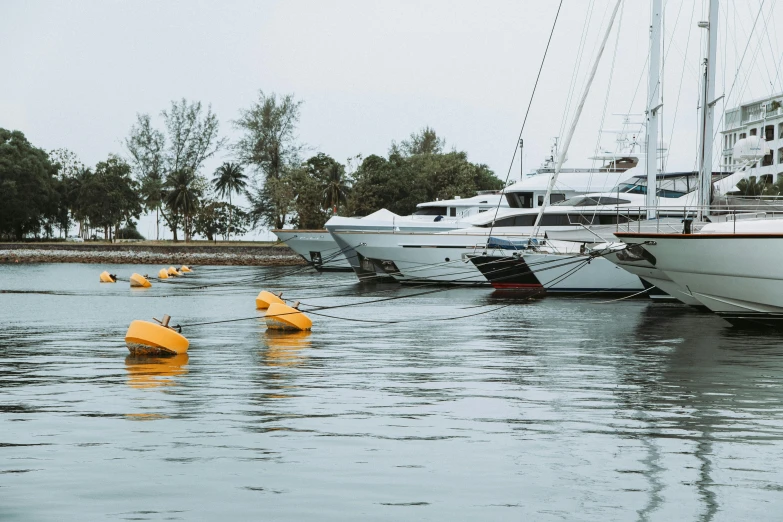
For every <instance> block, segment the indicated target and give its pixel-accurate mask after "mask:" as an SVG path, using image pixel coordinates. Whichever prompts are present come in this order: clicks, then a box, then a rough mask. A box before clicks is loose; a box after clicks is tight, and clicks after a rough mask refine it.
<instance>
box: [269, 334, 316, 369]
mask: <svg viewBox="0 0 783 522" xmlns="http://www.w3.org/2000/svg"><path fill="white" fill-rule="evenodd" d="M310 335H311V334H310V332H309V331H306V332H286V331H280V330H267V331H266V332H265V333H264V335H263V337H264V339H265V340H266V346H267V349H266V351H265V352H263V353H262V354H261V355H262V356H263V358H264V364H266V365H267V366H298V365H300V364H302V363H303V362H304V361H305V360H306V359H307V357H305V356H303V355H302V354H301V351H302V350H303V349H305V348H310V345H311V341H310Z"/></svg>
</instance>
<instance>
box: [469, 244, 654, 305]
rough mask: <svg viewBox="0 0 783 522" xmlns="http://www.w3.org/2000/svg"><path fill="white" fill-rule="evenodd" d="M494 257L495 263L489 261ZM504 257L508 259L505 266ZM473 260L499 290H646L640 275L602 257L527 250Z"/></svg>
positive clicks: (581, 291)
mask: <svg viewBox="0 0 783 522" xmlns="http://www.w3.org/2000/svg"><path fill="white" fill-rule="evenodd" d="M492 260H494V263H492V262H487V261H492ZM502 260H506V263H505V267H503V263H502ZM514 260H516V261H514ZM588 261H589V262H588ZM482 262H483V264H482ZM473 263H474V264H476V265H478V268H479V269H480V270H481V271H482V272H483V273H484V275H485V276H486V277H487V279H488V280H490V282H491V283H492V286H493V287H494V288H496V289H498V290H523V291H530V290H535V289H536V288H540V289H541V291H545V292H546V293H547V294H582V293H594V292H597V293H602V294H617V295H628V294H635V293H638V292H641V291H643V290H644V285H643V283H642V281H641V280H640V279H639V277H637V276H635V275H633V274H630V273H628V272H626V271H625V270H623V269H621V268H620V267H618V266H616V265H614V264H613V263H611V262H610V261H608V260H606V259H603V258H601V257H598V258H593V259H590V258H588V257H587V256H582V255H573V254H552V253H536V252H534V253H528V252H525V253H523V254H518V255H517V256H482V257H478V258H474V259H473ZM496 267H497V268H496Z"/></svg>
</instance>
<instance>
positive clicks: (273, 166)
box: [234, 91, 302, 228]
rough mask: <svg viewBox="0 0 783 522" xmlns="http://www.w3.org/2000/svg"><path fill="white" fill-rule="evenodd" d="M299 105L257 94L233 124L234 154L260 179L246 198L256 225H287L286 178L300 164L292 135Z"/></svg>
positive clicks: (288, 196)
mask: <svg viewBox="0 0 783 522" xmlns="http://www.w3.org/2000/svg"><path fill="white" fill-rule="evenodd" d="M301 104H302V102H301V101H297V100H296V99H294V96H293V95H292V94H288V95H285V96H281V97H278V96H277V95H276V94H274V93H272V94H270V95H266V94H265V93H264V92H263V91H259V94H258V99H257V100H256V101H255V102H254V103H253V104H252V105H251V106H250V108H249V109H243V110H241V111H240V113H239V119H237V120H235V121H234V126H235V127H236V128H237V129H239V130H240V131H241V132H242V137H241V138H240V139H239V141H238V142H237V143H236V145H235V147H234V149H235V152H236V154H237V156H238V157H239V160H240V161H241V162H242V163H244V164H247V165H252V166H253V167H254V168H255V171H256V173H257V174H260V175H261V178H262V179H255V180H254V181H255V188H254V190H253V194H251V195H249V197H250V200H251V203H253V211H252V213H253V215H254V221H255V223H256V224H258V223H265V224H267V225H269V226H273V227H276V228H283V226H284V225H285V223H286V216H287V215H288V211H289V209H290V206H291V200H292V195H291V187H290V186H289V185H288V182H287V180H286V179H285V178H286V176H287V175H288V174H290V172H291V171H292V170H293V169H295V168H296V167H297V166H298V163H299V154H300V152H301V149H302V146H301V145H300V144H299V143H298V141H297V138H296V135H295V132H296V125H297V123H298V122H299V108H300V106H301Z"/></svg>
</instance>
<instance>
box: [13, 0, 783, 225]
mask: <svg viewBox="0 0 783 522" xmlns="http://www.w3.org/2000/svg"><path fill="white" fill-rule="evenodd" d="M613 4H614V0H565V1H564V4H563V9H562V11H561V14H560V19H559V20H558V22H557V27H556V29H555V34H554V39H553V43H552V46H551V48H550V51H549V55H548V57H547V61H546V63H545V65H544V72H543V74H542V78H541V82H540V84H539V90H538V92H537V93H536V95H535V99H534V101H533V108H532V110H531V113H530V117H529V119H528V122H527V124H526V127H525V132H524V139H525V155H524V168H525V170H529V169H531V168H533V167H535V166H536V165H538V164H539V163H540V162H541V160H542V159H543V158H544V156H545V155H546V154H547V152H548V150H549V147H550V144H551V139H552V137H553V136H557V135H562V134H563V133H564V132H563V130H562V129H563V127H564V122H565V121H567V120H568V118H570V114H566V107H567V105H568V100H569V94H570V93H571V92H573V96H574V97H578V96H579V93H580V92H581V88H582V86H583V84H584V81H585V78H586V74H587V71H588V69H589V67H590V63H591V62H592V57H593V56H594V54H595V51H596V46H597V43H598V41H599V40H600V38H601V37H602V35H603V32H604V30H605V27H606V23H607V21H608V18H609V14H610V12H611V9H612V6H613ZM664 4H665V5H666V7H665V24H664V25H665V29H664V38H663V41H664V47H665V49H666V51H667V60H666V64H665V67H664V89H663V92H664V108H663V120H664V121H663V137H662V139H663V140H664V141H665V142H666V143H667V144H669V145H670V156H669V160H668V164H667V168H668V169H669V170H673V169H691V168H693V167H694V165H695V161H696V159H695V158H696V140H697V136H696V106H697V101H698V76H699V74H700V72H699V71H700V69H699V61H700V59H699V56H700V55H701V53H702V50H701V46H702V45H703V38H702V37H703V33H704V31H703V30H701V29H698V28H697V27H696V23H697V22H698V21H699V20H702V19H706V5H707V2H706V1H705V2H702V1H701V0H694V1H688V0H685V1H683V2H679V1H676V0H668V1H666V0H665V1H664ZM557 5H558V1H557V0H546V1H544V0H517V1H508V2H504V1H491V0H490V1H484V2H477V1H473V2H467V1H466V2H460V1H455V0H449V1H426V2H425V1H419V2H413V1H410V2H408V1H401V2H390V1H384V2H381V1H377V2H376V1H367V0H364V1H355V2H349V1H344V2H338V1H323V0H320V1H284V2H283V1H281V2H275V1H266V2H263V1H221V2H217V1H215V2H194V1H188V2H173V1H171V2H157V1H155V2H153V1H148V2H145V1H135V2H110V1H92V2H90V1H81V2H80V1H71V2H56V1H50V2H43V1H29V0H5V1H3V2H2V5H1V6H0V38H1V39H2V42H3V44H2V45H0V61H1V62H2V63H3V64H5V71H4V75H3V80H2V82H0V126H1V127H5V128H9V129H18V130H21V131H22V132H24V133H25V135H26V136H27V138H28V139H29V140H30V141H31V142H32V143H33V144H34V145H36V146H38V147H41V148H43V149H46V150H51V149H55V148H60V147H65V148H67V149H70V150H72V151H74V152H75V153H76V154H77V155H78V156H79V157H80V158H81V160H82V161H83V162H84V163H86V164H88V165H94V164H95V163H96V162H98V161H101V160H102V159H105V158H106V156H107V155H108V154H109V153H118V154H125V150H124V148H123V144H122V141H123V138H124V137H125V136H126V135H127V134H128V130H129V129H130V127H131V125H132V124H133V122H134V120H135V116H136V113H150V114H153V115H156V117H157V115H158V114H159V113H160V111H161V110H162V109H164V108H166V107H167V106H168V105H169V104H170V101H171V100H173V99H179V98H182V97H184V98H187V99H188V100H199V101H202V102H204V103H205V104H208V103H211V104H212V108H213V110H214V111H215V112H216V113H217V115H218V117H219V118H220V120H221V132H222V133H223V134H224V135H227V136H229V137H230V138H232V139H234V138H236V132H235V130H234V129H233V128H232V125H231V120H232V119H235V118H236V117H237V115H238V111H239V109H240V108H243V107H248V106H249V105H250V103H252V102H253V101H254V99H255V98H256V97H257V92H258V90H259V89H263V90H264V91H265V92H267V93H272V92H275V93H280V94H286V93H293V94H294V95H295V96H296V97H297V98H298V99H301V100H303V101H304V104H303V105H302V113H301V122H300V125H299V133H298V134H299V138H300V140H301V141H302V142H303V143H305V144H307V145H308V147H309V148H310V151H311V152H313V153H316V152H324V153H326V154H329V155H330V156H332V157H334V158H335V159H337V160H338V161H341V162H345V161H346V159H347V158H348V157H351V156H355V155H357V154H362V155H363V156H367V155H370V154H385V153H386V152H387V150H388V147H389V144H390V143H391V141H392V140H398V141H399V140H401V139H404V138H406V137H407V136H408V135H409V134H410V133H411V132H414V131H416V130H418V129H420V128H422V127H424V126H426V125H429V126H431V127H433V128H435V130H436V131H437V132H438V133H439V134H440V135H441V136H442V137H444V138H445V139H446V141H447V146H448V147H449V148H450V147H456V148H457V149H460V150H465V151H467V152H468V154H469V157H470V159H471V160H472V161H475V162H479V163H486V164H487V165H489V166H490V168H492V169H493V170H494V171H495V173H496V174H497V175H498V177H500V178H502V179H505V177H506V173H507V171H508V170H509V167H510V161H511V156H512V153H513V150H514V147H515V143H516V139H517V135H518V133H519V128H520V126H521V123H522V119H523V116H524V112H525V108H526V107H527V104H528V101H529V99H530V96H531V91H532V87H533V83H534V81H535V76H536V73H537V71H538V67H539V65H540V61H541V58H542V54H543V52H544V48H545V45H546V40H547V38H548V36H549V31H550V29H551V27H552V23H553V20H554V17H555V12H556V10H557ZM760 5H761V4H760V2H759V0H724V1H723V2H722V5H721V22H720V24H721V25H720V32H719V40H720V45H719V47H720V49H721V50H720V52H719V53H718V62H719V67H718V73H717V78H718V80H717V88H716V93H717V95H720V94H721V93H724V92H725V93H726V94H728V93H729V91H730V90H731V86H732V84H734V88H733V90H731V92H732V94H731V97H730V98H728V106H729V107H731V106H734V105H736V104H737V103H739V102H740V101H746V100H749V99H751V98H756V97H761V96H767V95H769V94H771V93H772V92H780V91H783V78H781V77H780V75H779V74H778V71H779V67H780V63H779V60H780V59H781V56H782V53H781V52H780V46H779V45H778V41H777V40H778V39H777V36H776V35H777V31H776V28H775V27H774V21H775V18H779V15H780V10H781V9H780V7H779V6H776V5H775V2H774V1H767V2H766V3H765V4H764V5H763V6H762V9H763V11H762V16H761V17H760V18H759V22H758V23H757V25H756V29H755V31H754V32H753V34H752V35H751V36H749V35H750V30H751V27H752V26H753V22H754V20H755V19H756V15H757V13H758V12H759V6H760ZM649 9H650V7H649V2H648V1H647V0H625V5H624V7H623V8H622V19H621V23H620V24H619V37H617V36H616V33H613V34H612V36H611V38H610V40H609V45H608V46H607V49H606V52H605V54H604V57H603V61H602V63H601V67H600V69H599V72H598V76H597V78H596V81H595V84H594V87H593V89H592V91H591V94H590V96H589V98H588V101H587V104H586V107H585V111H584V114H583V116H582V119H581V122H580V125H579V127H578V132H577V134H576V137H575V138H574V141H573V144H572V147H571V150H570V152H569V154H568V157H569V158H570V159H569V161H568V166H571V167H574V166H579V165H589V160H588V157H589V156H591V154H592V152H593V151H594V149H595V147H596V142H597V139H598V136H599V134H598V131H599V127H600V125H601V121H602V119H604V116H605V123H604V125H603V127H604V128H607V129H615V128H618V124H619V119H618V117H616V116H612V115H613V114H615V113H626V112H629V111H631V112H635V113H642V112H643V111H644V105H645V101H644V100H645V96H646V91H647V75H646V69H645V66H646V59H647V53H648V45H649V23H650V16H649ZM703 10H704V12H703ZM749 38H750V40H749ZM582 42H584V43H583V44H582ZM748 42H750V45H749V46H748V51H747V52H746V53H745V58H744V60H742V62H741V66H740V67H739V69H740V72H739V74H738V75H735V72H736V70H737V68H738V66H737V64H740V57H741V56H742V54H743V52H744V49H745V47H746V45H747V44H748ZM781 43H783V42H781ZM613 62H614V67H612V63H613ZM574 76H576V80H575V81H574V82H572V78H574ZM610 78H611V82H610ZM735 78H736V81H735ZM572 85H573V87H572ZM573 105H575V103H572V104H571V112H572V110H573ZM716 109H717V117H716V120H717V119H719V118H720V116H721V114H722V112H723V110H724V106H723V104H722V103H719V104H718V105H717V106H716ZM716 130H718V129H717V128H716ZM612 139H613V136H612V135H610V134H606V135H604V136H603V139H602V144H603V146H604V147H605V148H612V147H613V144H612ZM227 159H231V158H230V153H229V151H226V152H225V153H222V154H220V155H218V156H217V157H215V158H214V159H213V160H211V161H210V162H209V163H208V164H207V165H206V166H205V169H204V172H203V173H204V174H207V175H211V173H212V172H213V171H214V169H215V168H216V167H217V166H218V165H219V164H220V163H221V162H222V161H223V160H227ZM519 168H520V165H519V163H516V164H515V165H514V166H512V167H511V169H512V178H513V177H516V178H518V177H519ZM150 223H151V222H150V221H149V220H142V222H141V223H140V227H139V228H140V230H141V232H142V233H143V234H145V235H147V236H150V235H151V234H150V230H149V229H150V226H151V224H150ZM152 235H153V236H154V233H153V234H152Z"/></svg>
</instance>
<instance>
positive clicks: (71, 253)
mask: <svg viewBox="0 0 783 522" xmlns="http://www.w3.org/2000/svg"><path fill="white" fill-rule="evenodd" d="M15 263H109V264H174V265H179V264H185V265H223V266H301V265H306V264H307V262H306V261H305V260H304V259H302V258H301V257H300V256H299V255H298V254H297V253H296V252H294V251H293V250H291V249H290V248H288V246H286V245H282V244H274V243H264V244H258V245H252V244H247V243H245V244H239V245H220V244H217V245H215V244H193V243H182V244H179V243H167V244H149V243H147V244H138V243H0V264H15Z"/></svg>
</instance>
